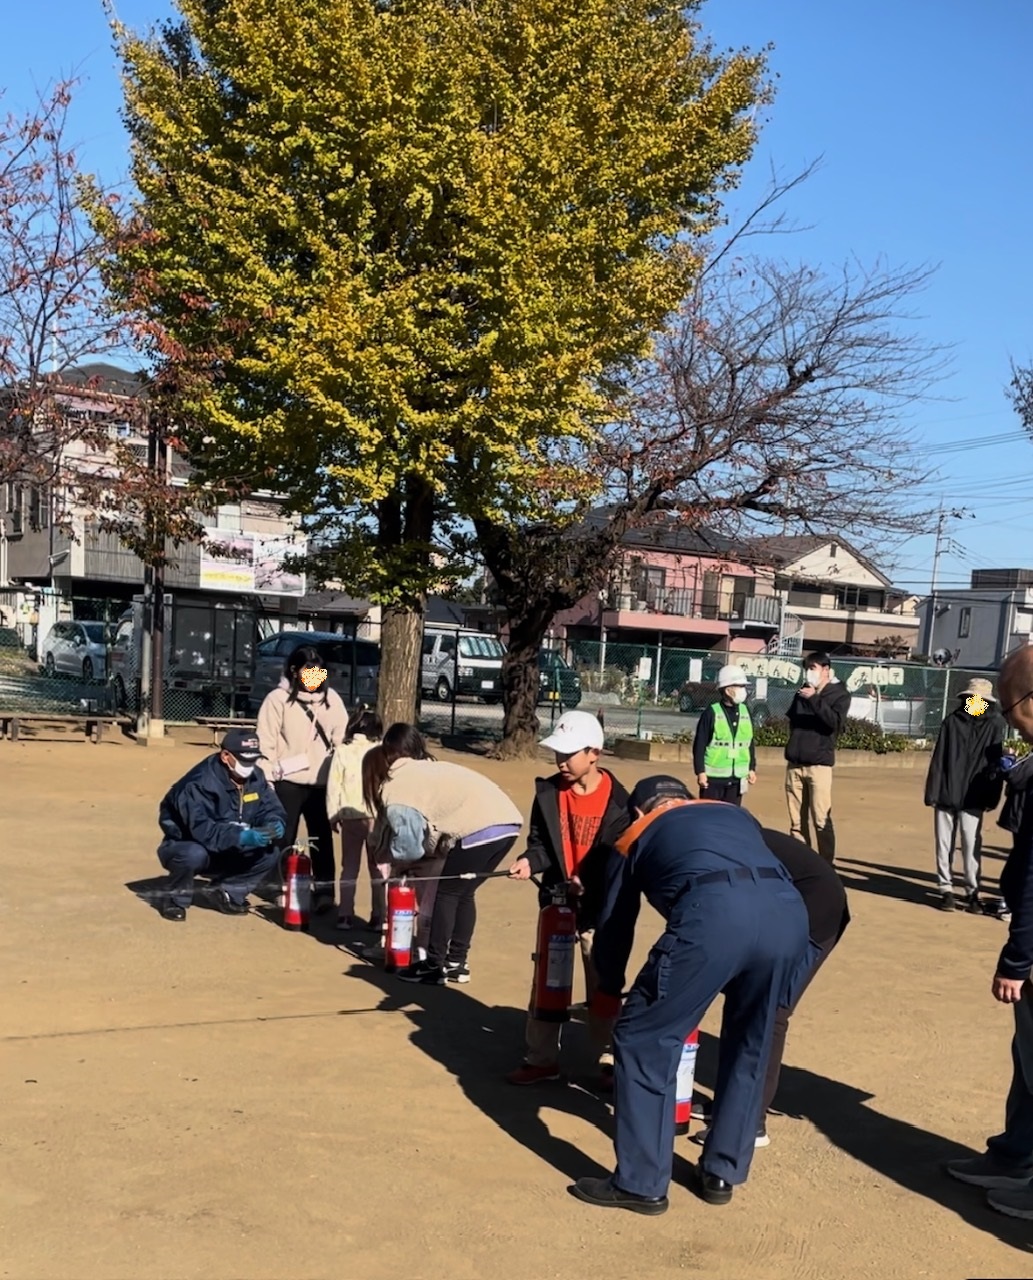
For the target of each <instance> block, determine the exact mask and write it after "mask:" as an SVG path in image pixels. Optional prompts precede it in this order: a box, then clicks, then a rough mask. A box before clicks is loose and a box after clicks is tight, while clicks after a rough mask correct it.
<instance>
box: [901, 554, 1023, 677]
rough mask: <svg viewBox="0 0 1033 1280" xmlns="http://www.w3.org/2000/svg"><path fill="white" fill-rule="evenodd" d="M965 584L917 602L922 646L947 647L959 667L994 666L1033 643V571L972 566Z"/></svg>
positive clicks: (931, 649) (930, 651)
mask: <svg viewBox="0 0 1033 1280" xmlns="http://www.w3.org/2000/svg"><path fill="white" fill-rule="evenodd" d="M969 583H970V585H969V586H968V587H963V588H958V587H951V588H949V589H948V590H944V591H937V593H936V595H935V596H930V597H928V598H927V599H924V600H922V602H921V603H920V604H919V606H918V617H919V619H920V621H921V628H922V629H921V641H920V644H921V648H922V651H923V652H924V653H927V654H933V653H935V652H936V651H937V650H939V649H946V650H947V652H948V653H949V654H950V655H951V660H952V661H953V662H955V663H956V664H957V665H959V666H962V667H966V668H977V669H983V668H985V669H987V670H991V669H993V670H996V669H997V668H998V667H1000V665H1001V663H1002V662H1003V661H1004V659H1005V658H1006V657H1007V656H1008V654H1009V653H1013V652H1014V651H1015V650H1016V649H1021V648H1023V647H1024V646H1026V645H1029V644H1033V569H976V570H973V573H972V576H971V578H970V580H969Z"/></svg>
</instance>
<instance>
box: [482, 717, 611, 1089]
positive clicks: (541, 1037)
mask: <svg viewBox="0 0 1033 1280" xmlns="http://www.w3.org/2000/svg"><path fill="white" fill-rule="evenodd" d="M541 745H542V746H543V747H546V748H548V749H549V750H551V751H554V752H555V753H556V770H557V772H556V773H554V774H553V775H552V776H551V777H549V778H537V779H536V780H535V798H534V805H533V807H532V809H531V823H530V828H529V830H528V836H527V851H526V852H525V853H524V854H522V855H521V856H520V857H519V858H517V860H516V862H514V863H513V865H512V867H510V869H509V874H510V875H511V876H512V877H513V878H514V879H515V880H527V879H529V878H530V877H531V876H532V875H541V878H542V890H541V893H540V895H539V897H540V901H541V903H542V905H543V906H545V905H546V904H547V903H549V902H550V901H551V900H552V894H553V891H554V889H555V888H556V887H557V886H560V885H564V884H567V885H569V886H570V903H571V905H572V906H573V907H574V909H575V911H576V912H577V923H578V937H579V939H580V946H581V959H582V963H583V964H584V970H585V987H586V991H587V999H588V1002H589V1004H590V1005H591V1004H592V1003H593V1001H592V997H593V996H594V995H595V989H596V977H595V967H594V965H593V964H592V940H593V937H594V931H595V922H596V919H597V918H598V915H599V912H600V910H601V909H602V906H603V902H604V898H605V892H606V883H605V880H604V876H605V873H606V868H607V863H608V861H609V858H610V855H611V853H612V851H613V846H614V845H615V843H616V842H617V840H618V839H619V838H620V836H621V835H622V834H623V833H624V831H625V829H626V827H627V825H628V822H629V820H630V819H629V811H628V793H627V792H626V791H625V790H624V788H623V787H622V786H621V784H620V783H619V782H618V781H617V779H616V778H615V777H614V776H613V774H612V773H610V772H609V770H607V769H601V768H600V767H599V757H600V756H601V755H602V750H603V727H602V725H601V724H600V723H599V721H598V720H597V719H596V718H595V716H593V715H590V714H589V713H588V712H587V711H567V712H566V713H565V714H564V715H562V716H560V718H559V720H558V721H557V722H556V725H555V727H554V729H553V731H552V733H551V734H550V735H549V736H548V737H547V738H546V739H545V740H544V741H543V742H542V744H541ZM531 1004H532V1007H533V1004H534V993H533V991H532V995H531ZM618 1005H619V1002H618ZM618 1012H619V1007H615V1008H614V1009H613V1010H612V1013H613V1016H612V1017H607V1016H603V1015H601V1014H599V1013H597V1012H590V1013H589V1018H588V1032H589V1036H590V1038H591V1040H592V1048H593V1052H594V1054H595V1056H596V1062H597V1064H598V1066H599V1069H600V1076H601V1082H600V1083H601V1085H602V1087H603V1088H604V1089H610V1088H612V1087H613V1053H612V1049H611V1045H610V1040H611V1037H612V1034H613V1024H614V1022H615V1021H616V1015H617V1013H618ZM560 1028H561V1024H560V1023H559V1022H545V1021H543V1020H541V1019H539V1018H535V1017H534V1016H533V1015H532V1013H531V1012H530V1011H529V1012H528V1018H527V1050H526V1053H525V1055H524V1061H523V1062H522V1063H521V1065H520V1066H519V1067H517V1069H516V1070H515V1071H512V1072H510V1074H509V1076H508V1077H507V1079H508V1080H509V1082H510V1084H517V1085H527V1084H541V1083H544V1082H545V1081H548V1080H558V1079H559V1078H560V1068H559V1054H560Z"/></svg>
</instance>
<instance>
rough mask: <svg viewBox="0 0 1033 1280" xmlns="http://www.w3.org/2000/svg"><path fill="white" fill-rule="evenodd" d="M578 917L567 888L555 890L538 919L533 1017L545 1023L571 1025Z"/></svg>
mask: <svg viewBox="0 0 1033 1280" xmlns="http://www.w3.org/2000/svg"><path fill="white" fill-rule="evenodd" d="M576 941H577V918H576V917H575V915H574V911H573V909H572V908H571V907H570V906H568V905H567V889H566V886H561V887H558V888H557V889H555V890H554V891H553V895H552V901H551V902H550V903H548V904H547V905H546V906H544V907H542V909H541V912H540V914H539V916H538V946H537V949H536V950H535V953H534V956H533V957H532V959H533V960H534V1001H533V1007H532V1014H533V1016H534V1017H535V1018H540V1019H541V1020H542V1021H543V1022H567V1021H569V1019H570V1004H571V999H572V997H573V994H574V945H575V942H576Z"/></svg>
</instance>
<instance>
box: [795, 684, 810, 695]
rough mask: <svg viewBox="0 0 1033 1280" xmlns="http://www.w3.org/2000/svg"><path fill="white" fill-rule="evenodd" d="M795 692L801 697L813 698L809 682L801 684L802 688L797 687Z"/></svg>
mask: <svg viewBox="0 0 1033 1280" xmlns="http://www.w3.org/2000/svg"><path fill="white" fill-rule="evenodd" d="M797 692H798V693H799V695H800V697H801V698H813V697H814V690H813V689H812V688H811V686H810V685H809V684H805V685H804V686H803V688H802V689H798V690H797Z"/></svg>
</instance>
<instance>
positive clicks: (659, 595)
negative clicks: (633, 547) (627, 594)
mask: <svg viewBox="0 0 1033 1280" xmlns="http://www.w3.org/2000/svg"><path fill="white" fill-rule="evenodd" d="M666 580H667V572H666V570H665V569H662V568H660V567H659V566H656V565H651V564H642V563H641V562H639V563H638V564H635V565H633V566H632V570H631V594H632V596H633V598H634V599H635V600H639V601H642V602H643V603H645V604H647V605H648V606H649V607H650V608H651V609H662V608H663V600H664V585H665V583H666Z"/></svg>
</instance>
